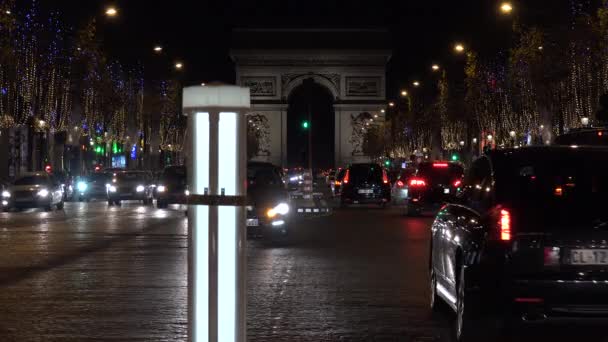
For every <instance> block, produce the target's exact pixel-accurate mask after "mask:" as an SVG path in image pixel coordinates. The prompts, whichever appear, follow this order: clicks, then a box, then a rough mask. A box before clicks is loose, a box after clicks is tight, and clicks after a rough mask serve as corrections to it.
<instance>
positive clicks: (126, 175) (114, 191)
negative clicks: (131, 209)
mask: <svg viewBox="0 0 608 342" xmlns="http://www.w3.org/2000/svg"><path fill="white" fill-rule="evenodd" d="M151 180H152V175H151V174H150V173H149V172H146V171H121V172H115V173H114V174H113V176H112V181H111V182H110V183H109V185H108V187H107V194H108V205H110V206H111V205H114V204H116V205H120V204H121V201H124V200H136V201H142V203H143V204H152V200H153V194H152V189H153V188H152V186H151Z"/></svg>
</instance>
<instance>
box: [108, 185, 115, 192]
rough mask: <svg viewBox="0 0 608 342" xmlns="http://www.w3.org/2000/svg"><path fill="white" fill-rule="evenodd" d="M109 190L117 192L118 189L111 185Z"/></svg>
mask: <svg viewBox="0 0 608 342" xmlns="http://www.w3.org/2000/svg"><path fill="white" fill-rule="evenodd" d="M108 190H109V191H110V192H116V187H115V186H114V185H110V186H109V187H108Z"/></svg>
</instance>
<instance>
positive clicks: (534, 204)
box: [429, 147, 608, 341]
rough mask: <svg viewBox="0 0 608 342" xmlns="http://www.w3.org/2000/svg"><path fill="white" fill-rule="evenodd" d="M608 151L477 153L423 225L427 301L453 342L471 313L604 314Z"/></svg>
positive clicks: (474, 329)
mask: <svg viewBox="0 0 608 342" xmlns="http://www.w3.org/2000/svg"><path fill="white" fill-rule="evenodd" d="M606 198H608V149H604V148H599V149H598V148H569V147H534V148H522V149H513V150H499V151H492V152H490V153H489V154H488V155H487V156H483V157H481V158H480V159H478V160H476V161H475V162H474V163H473V164H472V167H471V168H470V170H468V172H467V176H466V178H465V180H464V184H463V187H462V191H461V192H460V193H459V195H458V197H457V198H456V199H455V203H452V204H447V205H446V206H445V207H443V208H442V209H441V211H440V212H439V214H438V215H437V217H436V219H435V221H434V223H433V225H432V229H431V230H432V239H431V249H430V250H431V253H430V260H429V265H430V280H431V281H430V288H431V300H430V303H431V307H432V308H433V309H436V308H437V307H438V306H437V305H438V299H441V300H442V301H444V302H445V303H447V305H448V306H449V307H450V308H451V309H452V310H454V312H455V313H456V316H457V319H456V320H455V326H454V331H455V334H456V337H457V340H458V341H466V340H468V339H469V338H471V337H475V338H478V337H479V336H476V335H484V334H485V333H487V332H491V330H492V329H491V328H490V327H493V326H500V325H501V324H481V323H480V320H481V319H484V320H487V319H491V320H498V321H499V322H500V321H502V322H503V323H504V324H502V325H505V324H506V326H507V327H509V329H510V330H514V329H517V326H518V323H520V322H522V321H543V320H546V319H549V320H551V319H553V318H560V319H568V318H572V317H577V318H579V319H580V318H597V317H608V286H606V282H607V281H608V211H607V210H606V208H605V206H606Z"/></svg>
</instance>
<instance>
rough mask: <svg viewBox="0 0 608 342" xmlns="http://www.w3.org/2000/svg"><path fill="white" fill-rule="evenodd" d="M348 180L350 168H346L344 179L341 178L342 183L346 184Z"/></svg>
mask: <svg viewBox="0 0 608 342" xmlns="http://www.w3.org/2000/svg"><path fill="white" fill-rule="evenodd" d="M349 181H350V170H346V174H345V175H344V179H342V183H344V184H348V182H349Z"/></svg>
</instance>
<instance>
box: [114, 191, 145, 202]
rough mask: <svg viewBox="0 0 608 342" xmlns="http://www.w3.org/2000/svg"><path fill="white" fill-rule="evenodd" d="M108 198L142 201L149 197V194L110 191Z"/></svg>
mask: <svg viewBox="0 0 608 342" xmlns="http://www.w3.org/2000/svg"><path fill="white" fill-rule="evenodd" d="M108 198H109V199H111V200H121V201H128V200H135V201H141V200H145V199H148V198H149V196H148V195H147V194H146V193H145V192H142V193H128V194H126V193H108Z"/></svg>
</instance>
